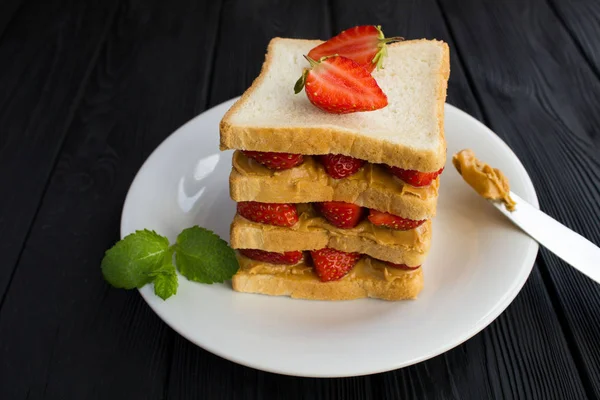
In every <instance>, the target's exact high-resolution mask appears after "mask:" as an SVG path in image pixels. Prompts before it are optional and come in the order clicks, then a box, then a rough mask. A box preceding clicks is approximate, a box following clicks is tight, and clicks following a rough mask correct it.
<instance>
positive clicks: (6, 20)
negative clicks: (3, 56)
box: [0, 0, 23, 40]
mask: <svg viewBox="0 0 600 400" xmlns="http://www.w3.org/2000/svg"><path fill="white" fill-rule="evenodd" d="M22 3H23V0H5V1H3V2H2V3H0V40H2V35H3V34H4V32H5V31H6V29H7V27H8V25H9V24H10V23H11V22H12V21H13V19H14V18H15V15H16V14H17V12H18V10H19V7H21V4H22ZM17 24H18V22H17Z"/></svg>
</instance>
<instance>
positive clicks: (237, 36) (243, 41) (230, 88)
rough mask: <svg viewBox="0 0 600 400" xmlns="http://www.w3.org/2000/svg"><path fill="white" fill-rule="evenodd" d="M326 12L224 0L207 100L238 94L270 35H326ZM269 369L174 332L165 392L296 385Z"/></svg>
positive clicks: (262, 390)
mask: <svg viewBox="0 0 600 400" xmlns="http://www.w3.org/2000/svg"><path fill="white" fill-rule="evenodd" d="M327 16H328V10H327V8H326V3H325V2H321V1H318V0H311V1H303V2H298V1H293V0H291V1H290V0H288V1H279V2H274V1H270V0H261V1H253V2H246V1H226V2H225V3H224V5H223V10H222V12H221V28H220V29H219V37H218V40H217V43H218V44H217V51H216V55H215V57H216V58H215V64H214V73H213V76H212V81H211V87H210V96H209V99H210V106H214V105H216V104H219V103H221V102H223V101H226V100H229V99H230V98H232V97H235V96H239V95H241V94H242V92H243V91H244V90H245V89H246V88H247V87H248V86H250V84H251V83H252V81H253V80H254V78H255V77H256V76H257V75H258V73H259V71H260V68H261V66H262V62H263V61H264V54H265V50H266V48H267V44H268V42H269V40H270V39H271V38H273V37H275V36H287V37H305V38H319V37H327V36H329V35H330V33H329V32H330V29H331V28H330V26H329V19H328V17H327ZM269 375H270V374H266V373H264V372H261V371H256V370H253V369H250V368H246V367H242V366H239V365H236V364H233V363H231V362H229V361H226V360H223V359H221V358H219V357H216V356H214V355H212V354H210V353H208V352H207V351H205V350H203V349H200V348H198V347H196V346H195V345H193V344H191V343H189V342H188V341H187V340H185V339H183V338H181V337H179V336H177V337H176V338H175V345H174V349H173V359H172V364H171V373H170V375H169V384H168V388H169V391H168V396H167V397H169V398H174V399H175V398H176V399H188V398H189V399H198V398H207V399H210V398H265V397H266V396H267V395H270V396H273V395H276V394H277V393H284V392H286V394H287V389H288V388H289V387H299V386H298V383H295V385H292V383H291V382H292V381H295V379H294V378H285V379H284V380H282V381H280V377H279V376H276V378H273V379H269V378H268V376H269ZM273 376H275V375H273ZM190 377H193V378H190ZM265 380H268V382H265ZM280 382H281V383H280ZM283 382H285V384H284V383H283ZM288 384H289V385H292V386H288ZM310 388H312V386H309V387H307V390H308V389H310ZM356 398H357V397H356Z"/></svg>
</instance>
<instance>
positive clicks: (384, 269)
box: [237, 253, 418, 282]
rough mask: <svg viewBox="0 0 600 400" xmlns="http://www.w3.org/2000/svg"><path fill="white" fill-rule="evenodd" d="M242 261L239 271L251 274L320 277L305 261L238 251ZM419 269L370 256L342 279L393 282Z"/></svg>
mask: <svg viewBox="0 0 600 400" xmlns="http://www.w3.org/2000/svg"><path fill="white" fill-rule="evenodd" d="M237 258H238V261H239V263H240V269H239V271H238V273H239V272H245V273H248V274H251V275H256V274H268V275H275V276H285V277H286V278H288V279H294V280H306V279H317V280H318V279H319V277H318V276H317V274H316V273H315V272H314V268H313V267H311V266H310V265H308V264H306V263H305V262H304V261H301V262H300V263H298V264H296V265H282V264H269V263H267V262H263V261H257V260H252V259H250V258H247V257H244V256H242V255H240V254H239V253H237ZM417 271H418V269H415V270H410V271H407V270H402V269H398V268H392V267H390V266H388V265H386V264H385V263H383V262H381V261H378V260H375V259H373V258H370V257H362V258H361V259H360V260H359V261H358V262H357V263H356V265H355V266H354V267H353V268H352V270H351V271H350V272H349V273H348V275H346V276H345V277H343V278H342V279H341V280H356V279H377V280H383V281H386V282H393V281H395V280H396V279H403V278H404V277H406V276H410V275H414V274H417V273H418V272H417Z"/></svg>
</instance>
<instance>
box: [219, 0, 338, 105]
mask: <svg viewBox="0 0 600 400" xmlns="http://www.w3.org/2000/svg"><path fill="white" fill-rule="evenodd" d="M328 13H329V11H328V8H327V4H326V2H323V1H319V0H310V1H301V2H299V1H291V0H285V1H278V0H257V1H239V0H237V1H225V2H224V5H223V11H222V16H221V22H222V24H221V26H222V28H221V29H220V31H219V41H218V46H217V49H218V50H217V52H216V58H215V68H214V74H213V79H212V86H211V93H210V96H209V100H210V104H211V106H214V105H217V104H219V103H222V102H223V101H226V100H229V99H231V98H232V97H235V96H239V95H241V94H242V93H243V92H244V90H246V88H247V87H249V86H250V85H251V84H252V81H253V80H254V78H256V77H257V76H258V73H259V72H260V68H261V66H262V63H263V61H264V58H265V50H266V48H267V44H268V43H269V41H270V40H271V39H272V38H273V37H275V36H285V37H294V38H309V39H318V38H327V37H329V35H330V30H331V28H330V25H329V22H330V21H329V15H328ZM230 21H235V24H232V23H230ZM248 35H251V39H250V38H249V36H248Z"/></svg>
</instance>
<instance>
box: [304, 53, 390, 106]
mask: <svg viewBox="0 0 600 400" xmlns="http://www.w3.org/2000/svg"><path fill="white" fill-rule="evenodd" d="M306 59H307V60H308V62H309V63H310V66H311V68H307V69H305V70H304V72H303V73H302V76H301V77H300V79H298V82H296V85H295V86H294V91H295V92H296V93H300V91H301V90H302V88H303V87H304V88H305V92H306V95H307V96H308V99H309V100H310V102H311V103H313V104H314V105H315V106H317V107H318V108H320V109H321V110H323V111H326V112H330V113H334V114H347V113H353V112H357V111H373V110H377V109H380V108H383V107H385V106H387V104H388V100H387V96H386V95H385V93H383V91H382V90H381V88H380V87H379V85H377V81H376V80H375V79H374V78H373V77H372V76H371V74H370V73H369V71H367V70H366V69H364V68H363V67H361V66H360V65H358V64H357V63H355V62H354V61H352V60H350V59H349V58H346V57H341V56H333V57H323V58H321V59H319V61H315V60H313V59H312V58H308V57H307V58H306Z"/></svg>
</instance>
